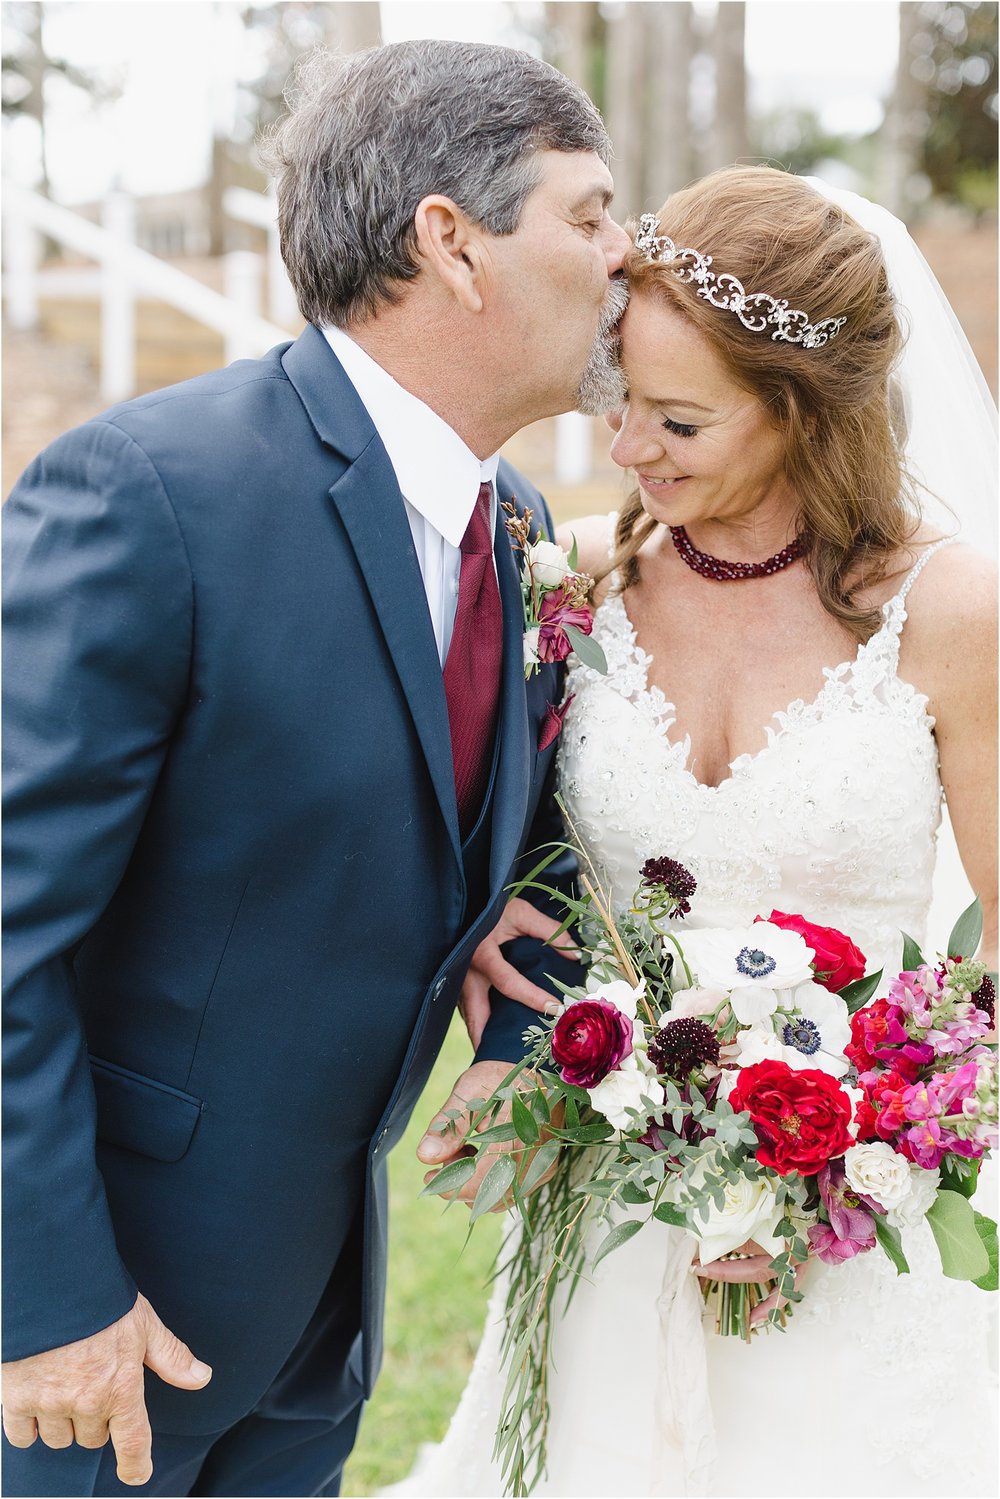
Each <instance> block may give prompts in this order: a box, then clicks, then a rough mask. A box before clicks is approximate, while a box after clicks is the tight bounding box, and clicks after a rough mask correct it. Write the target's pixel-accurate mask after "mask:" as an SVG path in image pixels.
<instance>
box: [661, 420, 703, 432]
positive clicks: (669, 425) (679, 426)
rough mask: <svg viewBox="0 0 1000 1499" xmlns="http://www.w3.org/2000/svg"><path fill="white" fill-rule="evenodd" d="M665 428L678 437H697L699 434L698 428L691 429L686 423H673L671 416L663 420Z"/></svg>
mask: <svg viewBox="0 0 1000 1499" xmlns="http://www.w3.org/2000/svg"><path fill="white" fill-rule="evenodd" d="M663 426H664V427H666V429H667V431H668V432H673V433H674V435H675V436H676V437H696V436H697V434H698V428H697V427H689V426H688V425H687V423H686V422H675V421H672V420H671V419H670V417H669V416H665V417H664V418H663Z"/></svg>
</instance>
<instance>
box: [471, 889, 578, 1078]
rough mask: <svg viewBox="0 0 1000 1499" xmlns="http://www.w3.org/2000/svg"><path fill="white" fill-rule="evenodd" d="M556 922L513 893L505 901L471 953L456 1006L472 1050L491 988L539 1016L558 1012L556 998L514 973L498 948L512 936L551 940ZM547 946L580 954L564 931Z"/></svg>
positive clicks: (487, 1015)
mask: <svg viewBox="0 0 1000 1499" xmlns="http://www.w3.org/2000/svg"><path fill="white" fill-rule="evenodd" d="M559 925H560V923H559V922H558V921H556V920H555V918H554V917H552V916H546V915H545V914H544V913H543V912H542V911H539V910H538V908H537V906H533V905H532V904H531V902H530V901H527V900H521V899H519V897H518V896H514V898H513V899H512V900H509V901H508V902H507V906H506V909H505V910H504V913H503V915H502V916H501V918H500V920H499V921H498V923H497V925H496V926H495V927H494V928H493V930H492V932H490V935H489V936H488V937H486V938H484V939H483V941H482V942H480V944H479V946H478V947H477V948H476V951H475V952H474V953H473V955H472V963H471V964H470V966H469V971H468V973H467V974H466V976H465V983H464V984H463V985H462V992H461V994H460V995H459V997H458V1007H459V1009H460V1010H461V1012H462V1019H463V1020H464V1021H465V1027H466V1030H467V1031H468V1032H469V1040H470V1041H471V1042H472V1047H473V1050H475V1049H476V1047H478V1045H479V1042H480V1040H481V1039H482V1034H483V1030H484V1028H485V1026H486V1022H487V1020H489V1018H490V988H491V987H492V988H494V989H499V991H500V993H501V994H506V995H507V997H508V999H516V1000H517V1001H518V1003H519V1004H522V1005H527V1007H528V1009H529V1010H538V1011H540V1012H541V1013H542V1014H543V1015H544V1014H554V1013H558V1009H559V1002H558V1000H554V999H553V997H552V995H551V994H548V993H546V991H545V990H544V989H540V988H539V987H538V985H537V984H533V983H532V982H531V981H530V979H526V978H525V977H524V975H523V974H522V973H518V971H517V969H516V968H514V967H513V966H512V965H511V964H510V963H508V962H507V959H506V958H505V957H504V955H503V953H502V952H501V951H500V948H501V947H502V946H503V944H504V943H505V942H512V941H513V940H514V938H515V937H537V938H539V940H540V941H542V942H551V939H552V937H554V935H555V933H556V932H558V930H559ZM551 946H552V948H553V950H554V951H555V952H561V953H562V954H563V956H564V957H567V958H578V957H579V956H580V953H579V949H578V948H577V947H576V946H575V945H574V943H573V940H572V938H571V937H570V936H569V935H568V934H567V933H565V932H564V933H563V935H562V936H561V937H560V938H559V939H558V941H556V942H551ZM553 1006H555V1010H553V1008H552V1007H553Z"/></svg>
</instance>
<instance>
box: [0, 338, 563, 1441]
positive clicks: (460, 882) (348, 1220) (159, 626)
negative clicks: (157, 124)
mask: <svg viewBox="0 0 1000 1499" xmlns="http://www.w3.org/2000/svg"><path fill="white" fill-rule="evenodd" d="M498 491H499V497H500V499H501V500H506V499H509V498H510V497H511V495H512V494H516V498H517V501H518V503H519V504H520V505H522V506H523V505H524V503H525V502H526V503H527V504H529V505H530V506H531V508H532V509H533V510H534V511H535V513H536V515H539V516H540V517H545V518H546V519H547V516H546V512H545V507H544V502H543V501H542V499H541V497H540V496H539V495H538V493H537V491H535V490H534V489H533V488H532V487H531V486H530V485H529V484H528V483H527V482H526V481H525V480H524V479H522V478H521V477H520V476H516V475H515V474H514V472H513V471H512V470H511V469H510V468H509V466H508V465H506V464H505V463H501V466H500V471H499V475H498ZM5 531H6V536H5V548H6V567H7V582H6V607H7V625H6V630H5V656H6V665H5V688H6V694H7V719H6V734H5V751H6V756H7V760H8V770H7V815H6V840H7V855H6V858H7V863H6V880H5V895H6V901H7V908H8V917H7V919H8V927H7V933H8V935H7V958H6V1002H7V1023H6V1041H5V1047H6V1062H7V1084H6V1090H5V1098H6V1110H7V1125H6V1152H7V1164H6V1170H5V1191H6V1207H5V1212H4V1228H5V1238H6V1245H5V1255H6V1263H5V1274H4V1287H5V1292H6V1297H7V1305H6V1313H5V1318H4V1332H5V1338H6V1347H5V1353H4V1357H5V1358H17V1357H22V1356H24V1355H27V1354H30V1353H35V1352H39V1351H41V1350H43V1349H46V1348H50V1347H55V1346H59V1345H61V1344H64V1343H66V1342H69V1341H72V1340H74V1339H77V1338H81V1337H85V1336H87V1335H89V1334H90V1333H93V1332H95V1331H97V1330H98V1329H99V1328H101V1327H104V1326H106V1325H108V1324H109V1323H110V1322H112V1321H114V1320H115V1319H117V1318H118V1317H120V1316H122V1315H123V1314H124V1313H125V1312H126V1311H127V1310H128V1309H129V1307H130V1306H131V1305H132V1303H133V1301H134V1298H135V1294H136V1289H137V1288H138V1289H140V1290H141V1291H142V1292H143V1294H144V1295H146V1296H147V1297H148V1298H149V1300H150V1301H151V1302H152V1304H153V1306H154V1307H155V1309H156V1311H157V1312H158V1313H159V1315H160V1316H161V1317H162V1318H163V1320H164V1321H165V1322H166V1324H167V1326H168V1327H170V1328H171V1329H172V1330H173V1331H174V1332H176V1333H177V1335H178V1336H179V1337H181V1338H183V1339H184V1340H185V1341H186V1342H187V1343H189V1344H190V1346H191V1347H192V1348H193V1349H194V1350H195V1352H196V1353H197V1355H198V1356H199V1357H201V1358H203V1359H205V1360H207V1361H208V1362H209V1363H210V1364H212V1365H213V1368H214V1370H215V1377H214V1378H213V1380H212V1382H211V1384H210V1385H209V1386H208V1387H207V1388H206V1389H205V1390H204V1391H202V1392H199V1393H197V1394H192V1393H185V1392H181V1391H178V1390H175V1389H172V1388H171V1387H169V1386H167V1385H164V1384H162V1383H161V1382H160V1381H158V1380H155V1379H153V1380H151V1381H150V1382H149V1385H148V1397H149V1404H150V1415H151V1418H152V1420H153V1424H154V1427H159V1428H160V1429H162V1430H168V1431H177V1432H181V1431H190V1432H194V1431H202V1432H205V1431H214V1430H218V1429H221V1428H222V1427H224V1426H226V1425H228V1424H230V1423H231V1422H232V1421H233V1420H235V1419H238V1418H239V1416H240V1415H242V1414H243V1412H244V1411H246V1410H247V1409H249V1408H250V1407H251V1406H252V1405H253V1404H254V1402H255V1401H256V1400H257V1399H258V1398H259V1396H260V1395H261V1393H262V1392H263V1391H264V1390H265V1389H266V1388H267V1386H268V1384H269V1383H270V1381H271V1379H272V1378H273V1376H274V1374H275V1373H276V1371H277V1370H278V1369H279V1368H280V1367H281V1365H282V1364H283V1363H284V1361H285V1359H286V1357H287V1355H288V1353H289V1351H290V1349H291V1348H292V1346H293V1345H294V1343H295V1341H296V1339H297V1337H298V1335H299V1333H300V1332H301V1329H302V1328H303V1327H304V1326H305V1324H306V1322H307V1321H308V1319H309V1316H310V1315H311V1313H312V1311H313V1308H314V1307H315V1305H316V1303H317V1302H318V1300H319V1298H320V1295H321V1293H322V1291H323V1289H324V1286H325V1284H326V1282H327V1280H328V1278H329V1276H330V1273H331V1269H332V1267H333V1266H334V1264H335V1262H336V1260H337V1256H338V1253H339V1252H340V1249H341V1247H342V1246H343V1245H344V1243H345V1242H346V1239H347V1236H348V1234H349V1232H350V1230H351V1226H352V1223H354V1222H355V1221H356V1219H357V1216H358V1214H359V1213H361V1212H362V1211H363V1214H364V1236H365V1254H364V1274H363V1287H362V1289H361V1292H360V1298H359V1299H360V1303H361V1304H360V1305H359V1312H358V1321H359V1333H360V1335H359V1338H358V1339H357V1341H356V1345H355V1351H354V1353H353V1354H352V1362H354V1364H355V1366H356V1373H357V1374H358V1377H359V1378H361V1379H362V1381H363V1383H364V1384H365V1386H366V1388H370V1386H371V1384H372V1381H373V1380H374V1377H375V1374H376V1373H377V1369H378V1363H379V1358H380V1349H381V1315H382V1299H383V1289H384V1275H385V1243H386V1182H385V1156H386V1154H387V1152H388V1150H389V1149H390V1148H391V1146H392V1145H393V1144H394V1143H395V1142H396V1141H397V1140H398V1138H399V1136H400V1135H401V1133H402V1131H403V1129H404V1127H405V1124H406V1122H407V1119H408V1117H409V1115H410V1112H411V1110H412V1108H413V1105H414V1103H415V1102H416V1100H417V1098H418V1097H419V1095H420V1092H421V1089H422V1088H423V1085H424V1083H425V1081H426V1078H427V1075H428V1072H429V1070H430V1067H431V1065H432V1062H433V1060H434V1057H435V1055H436V1053H437V1051H438V1049H439V1046H440V1043H441V1041H442V1039H443V1037H444V1034H445V1031H446V1029H447V1026H448V1023H449V1019H450V1017H451V1015H452V1013H453V1010H454V1007H455V1002H456V999H457V996H458V991H459V988H460V985H461V981H462V978H463V976H464V974H465V971H466V968H467V966H468V961H469V958H470V956H471V953H472V952H473V951H474V949H475V947H476V945H477V944H478V942H479V941H480V940H481V939H482V937H483V936H484V935H485V934H486V933H487V932H488V931H489V930H490V929H491V927H492V926H493V925H494V924H495V922H496V921H497V919H498V917H499V915H500V912H501V910H502V907H503V903H504V899H505V896H504V886H505V885H506V884H507V883H508V882H509V880H510V878H511V871H512V868H513V867H514V865H515V861H516V860H517V858H518V856H519V855H520V854H521V853H522V851H523V850H524V849H525V848H531V847H534V846H536V845H537V844H538V843H540V842H541V841H543V839H544V838H546V837H550V836H553V834H554V833H555V831H556V829H555V826H554V824H553V823H552V822H551V820H550V818H551V807H550V804H549V798H548V797H547V794H546V783H547V780H548V778H549V774H550V771H551V767H552V759H553V751H552V749H551V748H549V749H547V750H545V751H543V752H541V753H539V751H538V733H539V727H540V724H541V721H542V718H543V716H544V712H545V707H546V704H547V703H548V702H550V701H553V700H555V699H556V698H557V697H558V694H559V691H560V682H559V679H558V673H557V671H556V669H555V668H554V667H545V668H543V669H542V670H541V671H540V672H539V673H538V674H536V676H535V677H533V679H532V680H531V682H529V683H528V684H525V681H524V675H523V666H522V621H521V610H520V600H519V593H518V580H517V568H516V563H515V560H514V557H513V554H512V552H511V549H510V545H509V543H508V540H507V538H506V535H505V533H504V530H503V526H502V520H501V521H500V522H498V526H497V536H496V557H497V566H498V573H499V582H500V589H501V595H502V599H503V606H504V621H505V622H504V631H505V636H504V674H503V688H502V691H503V701H502V709H501V723H500V731H499V752H498V756H497V761H496V764H495V774H494V780H493V783H492V785H491V789H490V794H489V797H488V800H487V803H486V807H485V809H484V813H483V816H484V817H486V818H489V819H491V828H490V844H489V849H490V852H489V889H488V897H487V898H486V899H485V901H484V900H482V899H480V900H479V901H478V902H475V903H470V899H469V895H468V890H467V884H466V878H465V873H464V870H463V858H462V848H461V845H460V840H459V830H458V819H457V811H456V805H455V791H454V780H453V771H452V761H451V750H450V739H449V731H448V719H447V709H446V704H445V697H444V689H443V685H442V674H441V669H440V664H439V660H438V655H437V650H436V646H435V642H434V636H433V631H432V628H431V623H430V618H429V614H428V610H427V606H426V599H425V596H424V591H423V584H422V581H421V576H420V570H419V566H418V563H417V560H416V555H415V552H414V549H413V545H412V541H411V537H410V531H409V526H408V524H407V520H406V515H405V510H404V506H403V503H402V499H401V496H400V493H399V489H398V486H397V483H396V480H395V476H394V473H393V470H392V467H391V465H390V463H389V460H388V458H387V456H386V453H385V450H384V448H383V446H382V444H381V442H380V441H379V439H378V436H377V434H376V433H375V429H374V427H373V426H372V423H371V420H370V418H369V417H368V414H367V412H366V411H365V409H364V407H363V406H362V405H361V403H360V401H359V399H358V397H357V395H356V393H355V392H354V389H353V387H352V386H351V385H350V383H349V381H348V380H347V379H346V377H345V376H344V373H343V371H342V370H341V368H340V366H339V364H338V363H337V361H336V359H335V358H334V356H333V354H332V352H331V350H330V348H329V346H328V345H327V343H326V341H325V340H324V339H323V337H322V335H321V334H320V333H319V332H318V331H317V330H316V329H314V328H311V327H309V328H307V329H306V330H305V332H304V333H303V334H302V335H301V337H300V338H299V339H298V340H297V341H296V342H295V343H294V344H291V345H289V346H284V347H280V348H277V349H275V350H273V351H272V352H271V353H270V354H268V355H267V356H266V357H265V358H263V359H261V360H259V361H252V362H251V361H247V362H241V363H238V364H235V365H233V366H231V367H230V368H229V369H226V370H223V371H219V372H217V373H214V374H211V375H207V376H204V377H202V378H200V379H198V380H194V381H190V382H187V383H186V384H183V385H179V386H176V387H173V388H171V389H169V390H164V391H158V392H156V393H155V394H153V395H150V396H146V397H143V398H141V399H139V400H136V401H131V402H129V403H127V404H125V405H123V406H120V407H117V408H115V409H114V410H112V411H110V412H108V413H106V414H105V415H104V416H102V417H99V418H97V419H96V420H94V421H92V422H90V423H88V424H87V425H85V426H83V427H81V428H78V429H77V430H75V431H73V432H70V433H68V434H67V435H66V436H64V437H62V438H60V439H59V440H58V441H57V442H55V443H54V444H53V445H52V446H51V447H50V448H48V449H47V450H46V451H45V452H44V453H42V454H41V456H40V457H39V458H37V459H36V460H35V462H34V463H33V464H32V465H31V467H30V468H29V469H28V470H27V472H26V473H25V475H24V476H23V478H22V479H21V481H20V482H19V484H18V486H17V488H16V489H15V491H14V494H13V495H12V497H11V499H10V501H9V503H8V506H7V512H6V527H5ZM536 814H537V816H536ZM518 958H519V963H520V966H521V967H522V968H523V969H524V970H525V971H526V972H528V973H529V975H530V976H531V977H533V978H535V979H538V980H541V979H542V975H543V974H544V973H546V972H547V973H556V972H558V973H560V974H561V976H563V977H566V976H567V970H568V969H569V965H568V964H564V961H563V960H559V959H555V958H554V957H553V956H552V954H551V953H549V952H547V951H546V950H545V949H543V948H541V946H540V945H539V944H534V945H532V944H521V946H520V949H519V954H518ZM531 1018H532V1017H531V1016H530V1014H528V1012H526V1011H525V1010H523V1008H522V1007H520V1006H518V1005H514V1004H512V1003H511V1002H510V1001H502V1000H498V1001H497V1003H496V1006H495V1010H494V1015H493V1018H492V1020H491V1022H490V1026H489V1029H488V1032H487V1035H486V1037H485V1038H484V1044H483V1046H482V1048H481V1049H480V1052H479V1056H480V1057H493V1058H506V1059H511V1058H516V1057H518V1056H519V1055H520V1054H521V1045H520V1032H521V1029H522V1027H523V1025H524V1024H525V1023H526V1021H530V1019H531Z"/></svg>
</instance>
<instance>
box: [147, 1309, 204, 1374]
mask: <svg viewBox="0 0 1000 1499" xmlns="http://www.w3.org/2000/svg"><path fill="white" fill-rule="evenodd" d="M143 1362H144V1363H145V1365H146V1367H147V1368H149V1369H152V1371H153V1373H154V1374H158V1375H159V1376H160V1378H161V1379H162V1380H164V1381H165V1382H166V1383H167V1384H172V1385H176V1386H177V1388H178V1389H181V1390H200V1389H201V1387H202V1385H206V1384H208V1381H209V1380H210V1379H211V1377H212V1371H211V1369H210V1368H209V1366H208V1365H207V1364H203V1363H201V1362H200V1361H199V1360H198V1359H196V1358H195V1356H194V1354H193V1353H192V1352H191V1350H190V1348H189V1347H188V1346H187V1344H186V1343H182V1342H181V1340H180V1338H175V1337H174V1335H173V1333H172V1332H171V1331H170V1329H169V1328H168V1327H164V1325H163V1323H162V1322H161V1321H160V1319H159V1317H158V1316H157V1315H156V1313H155V1312H154V1311H153V1309H152V1307H150V1308H149V1309H148V1311H147V1331H146V1357H145V1359H144V1360H143Z"/></svg>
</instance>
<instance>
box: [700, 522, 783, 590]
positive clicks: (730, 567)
mask: <svg viewBox="0 0 1000 1499" xmlns="http://www.w3.org/2000/svg"><path fill="white" fill-rule="evenodd" d="M670 535H671V537H672V538H673V543H674V546H675V547H676V548H677V552H678V555H679V556H680V557H681V559H682V560H683V561H684V562H686V563H687V565H688V567H691V568H693V569H694V571H695V572H696V573H700V574H701V576H702V577H703V578H711V579H712V580H713V582H715V583H735V582H738V581H739V579H740V578H768V577H770V575H771V574H772V573H780V572H781V570H782V568H784V567H789V566H790V565H791V563H793V562H798V560H799V558H800V557H802V556H803V555H804V554H805V550H806V539H805V537H804V536H796V538H795V540H794V541H790V542H789V543H788V545H787V546H786V547H782V548H781V551H780V552H775V554H774V556H773V557H768V558H766V560H765V561H763V562H723V560H722V558H721V557H712V556H710V555H709V554H708V552H699V550H698V548H697V547H696V546H695V544H694V542H693V541H692V540H691V538H690V536H689V535H688V533H687V532H686V531H685V529H684V527H683V526H671V527H670Z"/></svg>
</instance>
